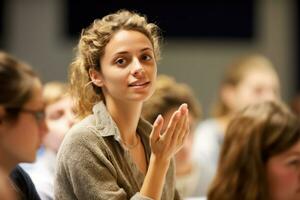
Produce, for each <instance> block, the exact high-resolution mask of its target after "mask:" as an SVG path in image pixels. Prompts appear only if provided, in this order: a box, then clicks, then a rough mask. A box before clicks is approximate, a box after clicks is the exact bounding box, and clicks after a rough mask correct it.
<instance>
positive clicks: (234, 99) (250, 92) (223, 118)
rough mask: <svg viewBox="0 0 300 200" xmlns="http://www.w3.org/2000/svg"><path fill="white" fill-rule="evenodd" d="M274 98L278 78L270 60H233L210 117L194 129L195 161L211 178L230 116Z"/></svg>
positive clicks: (257, 58)
mask: <svg viewBox="0 0 300 200" xmlns="http://www.w3.org/2000/svg"><path fill="white" fill-rule="evenodd" d="M278 99H280V85H279V78H278V75H277V73H276V71H275V69H274V66H273V65H272V63H271V62H270V60H268V59H267V58H266V57H264V56H262V55H258V54H254V55H248V56H244V57H239V58H237V59H236V60H235V61H234V62H233V63H232V64H231V65H230V66H229V67H228V69H227V71H226V73H225V75H224V79H223V81H222V83H221V87H220V91H219V98H218V100H217V103H216V105H215V109H214V113H213V117H212V118H210V119H207V120H205V121H203V122H201V123H200V124H199V125H198V127H197V129H196V137H195V145H194V150H193V153H194V157H195V159H196V160H198V161H199V162H200V165H202V166H203V167H205V168H208V169H212V171H213V175H214V174H215V171H216V168H217V164H218V161H219V154H220V150H221V148H222V145H223V140H224V134H225V131H226V128H227V126H228V123H229V121H230V120H231V118H232V116H234V115H235V113H237V112H238V111H239V110H241V109H243V108H244V107H246V106H247V105H250V104H253V103H258V102H263V101H277V100H278ZM212 177H213V176H212Z"/></svg>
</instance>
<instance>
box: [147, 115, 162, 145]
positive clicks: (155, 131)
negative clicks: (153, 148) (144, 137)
mask: <svg viewBox="0 0 300 200" xmlns="http://www.w3.org/2000/svg"><path fill="white" fill-rule="evenodd" d="M163 121H164V119H163V117H162V116H161V115H158V117H157V118H156V120H155V121H154V123H153V128H152V131H151V134H150V138H151V140H152V141H155V142H156V141H157V140H159V136H160V131H161V129H162V126H163V124H164V122H163Z"/></svg>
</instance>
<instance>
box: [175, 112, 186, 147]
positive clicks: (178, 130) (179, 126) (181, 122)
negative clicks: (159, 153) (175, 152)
mask: <svg viewBox="0 0 300 200" xmlns="http://www.w3.org/2000/svg"><path fill="white" fill-rule="evenodd" d="M185 123H186V114H184V115H181V117H180V119H179V121H178V123H177V125H176V127H175V131H174V134H173V137H172V143H174V144H177V143H178V140H179V139H180V138H181V135H182V132H184V125H185Z"/></svg>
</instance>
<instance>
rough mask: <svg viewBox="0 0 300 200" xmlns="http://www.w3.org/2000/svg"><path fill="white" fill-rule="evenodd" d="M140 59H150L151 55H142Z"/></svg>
mask: <svg viewBox="0 0 300 200" xmlns="http://www.w3.org/2000/svg"><path fill="white" fill-rule="evenodd" d="M142 59H143V60H145V61H148V60H151V59H152V57H151V56H149V55H142Z"/></svg>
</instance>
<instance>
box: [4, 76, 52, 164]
mask: <svg viewBox="0 0 300 200" xmlns="http://www.w3.org/2000/svg"><path fill="white" fill-rule="evenodd" d="M21 109H23V111H22V110H21V111H20V113H19V115H18V118H17V119H16V121H8V120H2V123H1V125H0V135H1V140H0V154H1V156H2V157H3V158H5V159H6V160H5V161H4V162H6V163H7V164H8V163H10V164H12V165H14V164H17V163H19V162H33V161H34V160H35V155H36V151H37V149H38V148H39V147H40V145H41V142H42V139H43V137H44V136H45V134H46V132H47V126H46V124H45V119H44V118H43V117H41V118H39V119H37V118H36V117H35V114H36V112H38V111H43V110H44V103H43V99H42V85H41V83H40V81H39V80H38V79H36V81H35V84H34V87H33V89H32V97H31V99H30V100H29V101H28V102H27V103H25V104H24V105H23V107H22V108H21ZM24 110H27V111H24Z"/></svg>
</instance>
